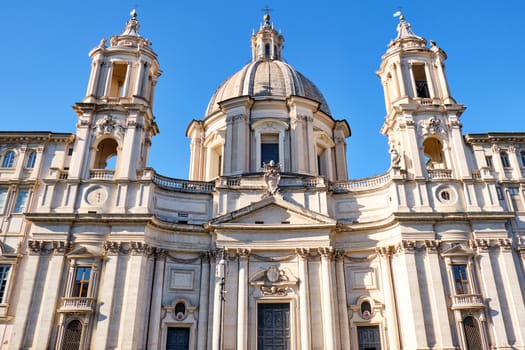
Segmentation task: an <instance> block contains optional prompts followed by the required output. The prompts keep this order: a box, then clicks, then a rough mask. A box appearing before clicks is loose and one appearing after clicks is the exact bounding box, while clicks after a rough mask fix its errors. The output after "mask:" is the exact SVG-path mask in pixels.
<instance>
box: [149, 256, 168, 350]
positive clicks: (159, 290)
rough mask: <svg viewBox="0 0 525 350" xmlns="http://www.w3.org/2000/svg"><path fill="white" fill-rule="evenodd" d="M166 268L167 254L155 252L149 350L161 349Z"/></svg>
mask: <svg viewBox="0 0 525 350" xmlns="http://www.w3.org/2000/svg"><path fill="white" fill-rule="evenodd" d="M165 267H166V254H165V252H164V251H163V250H157V251H156V252H155V268H154V275H153V290H152V293H153V294H152V296H151V305H150V307H149V308H150V315H149V331H148V333H149V335H148V349H157V348H158V347H159V340H160V339H159V333H160V328H161V326H160V318H161V310H162V294H163V292H164V270H165Z"/></svg>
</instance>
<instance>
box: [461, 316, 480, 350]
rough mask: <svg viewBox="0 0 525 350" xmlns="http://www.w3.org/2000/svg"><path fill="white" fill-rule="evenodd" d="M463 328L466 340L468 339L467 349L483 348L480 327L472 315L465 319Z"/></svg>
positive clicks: (477, 349)
mask: <svg viewBox="0 0 525 350" xmlns="http://www.w3.org/2000/svg"><path fill="white" fill-rule="evenodd" d="M463 328H464V330H465V340H466V341H467V350H480V349H483V342H482V341H481V335H480V333H479V327H478V324H477V322H476V320H475V319H474V317H472V316H467V317H465V319H464V320H463Z"/></svg>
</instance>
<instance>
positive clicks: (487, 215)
mask: <svg viewBox="0 0 525 350" xmlns="http://www.w3.org/2000/svg"><path fill="white" fill-rule="evenodd" d="M393 215H394V217H395V220H396V221H398V222H401V221H465V220H468V221H484V220H490V221H494V220H501V221H506V220H510V219H513V218H514V217H515V215H513V214H512V213H510V212H470V213H461V212H459V213H456V212H446V213H399V212H397V213H394V214H393Z"/></svg>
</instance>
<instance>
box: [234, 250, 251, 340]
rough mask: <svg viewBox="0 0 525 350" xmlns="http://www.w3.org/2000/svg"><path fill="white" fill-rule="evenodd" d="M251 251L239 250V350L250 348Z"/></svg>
mask: <svg viewBox="0 0 525 350" xmlns="http://www.w3.org/2000/svg"><path fill="white" fill-rule="evenodd" d="M249 255H250V250H249V249H244V248H239V249H237V256H238V257H239V279H238V281H239V282H238V285H239V291H238V295H237V349H247V348H248V257H249Z"/></svg>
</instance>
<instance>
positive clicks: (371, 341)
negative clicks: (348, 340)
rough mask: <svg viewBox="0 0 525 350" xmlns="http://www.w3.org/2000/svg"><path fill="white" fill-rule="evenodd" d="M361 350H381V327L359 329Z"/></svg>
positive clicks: (358, 335)
mask: <svg viewBox="0 0 525 350" xmlns="http://www.w3.org/2000/svg"><path fill="white" fill-rule="evenodd" d="M357 337H358V341H359V350H381V337H380V335H379V326H362V327H357Z"/></svg>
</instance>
